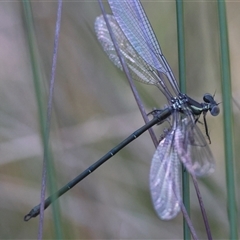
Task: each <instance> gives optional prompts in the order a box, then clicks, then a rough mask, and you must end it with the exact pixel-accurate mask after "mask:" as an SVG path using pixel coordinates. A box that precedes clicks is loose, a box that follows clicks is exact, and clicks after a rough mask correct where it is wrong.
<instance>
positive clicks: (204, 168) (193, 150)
mask: <svg viewBox="0 0 240 240" xmlns="http://www.w3.org/2000/svg"><path fill="white" fill-rule="evenodd" d="M174 143H175V147H176V149H177V152H178V154H179V157H180V159H181V161H182V163H183V164H184V166H185V167H186V168H187V170H188V172H190V173H191V174H193V175H195V176H198V177H201V176H204V175H207V174H210V173H212V172H213V171H214V169H215V161H214V158H213V155H212V152H211V150H210V148H209V146H208V143H207V142H206V139H205V137H204V136H203V134H202V132H201V130H200V129H199V128H198V126H197V124H195V123H193V122H192V120H189V119H188V118H184V119H183V120H182V123H181V124H179V125H178V128H177V129H176V132H175V141H174Z"/></svg>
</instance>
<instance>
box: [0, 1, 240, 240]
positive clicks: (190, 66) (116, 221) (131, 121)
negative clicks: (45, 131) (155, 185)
mask: <svg viewBox="0 0 240 240" xmlns="http://www.w3.org/2000/svg"><path fill="white" fill-rule="evenodd" d="M0 6H1V7H0V18H1V21H0V27H1V28H0V29H1V30H0V31H1V34H0V46H1V51H0V54H1V57H0V61H1V64H0V70H1V71H0V74H1V87H0V139H1V144H0V150H1V151H0V153H1V157H0V203H1V204H0V212H1V214H0V239H35V238H36V237H37V232H38V220H39V219H38V218H36V219H32V220H31V221H29V222H24V221H23V217H24V215H25V214H27V213H28V212H29V210H30V209H31V208H32V207H33V206H35V205H37V204H38V203H39V199H40V187H41V172H42V158H43V149H42V145H41V134H40V130H39V129H40V127H39V116H38V109H37V108H38V107H37V103H36V94H35V90H34V83H33V73H32V67H31V60H30V55H29V42H28V39H27V28H26V22H25V17H24V11H23V6H22V4H21V2H1V5H0ZM143 6H144V8H145V10H146V13H147V15H148V17H149V20H150V22H151V23H152V26H153V28H154V31H155V33H156V35H157V37H158V40H159V42H160V43H161V47H162V50H163V53H164V55H165V57H166V58H167V59H168V61H169V64H170V66H171V67H172V69H173V71H174V73H175V75H176V77H178V57H177V30H176V14H175V13H176V9H175V3H174V1H169V2H166V1H143ZM184 10H185V15H184V17H185V41H186V64H187V93H188V95H189V96H191V97H194V99H196V100H198V101H202V96H203V94H204V93H206V92H209V93H211V94H213V93H214V92H216V96H215V99H216V101H218V102H221V101H222V97H221V80H220V61H219V57H220V53H219V27H218V16H217V4H216V3H215V2H206V1H205V2H202V1H197V2H196V1H193V2H191V1H188V2H186V3H185V4H184ZM56 11H57V3H56V2H50V1H49V2H48V1H39V2H35V1H33V2H32V15H33V18H34V22H33V23H34V28H35V29H34V30H35V40H36V46H35V47H36V52H37V53H38V54H37V58H38V65H39V67H40V69H41V76H40V85H41V87H42V88H43V89H45V90H44V91H45V93H44V94H43V95H42V100H43V102H45V103H46V101H47V94H48V91H47V89H48V81H49V79H50V72H51V61H52V52H53V38H54V31H55V29H54V28H55V20H56ZM239 12H240V3H238V2H231V3H230V2H229V3H227V14H228V27H229V45H230V54H231V55H230V61H231V75H232V89H233V91H232V93H233V97H234V99H235V100H236V102H237V103H238V104H240V97H239V90H240V83H239V78H238V76H239V70H240V69H239V65H240V58H239V56H240V27H239V22H240V14H239ZM100 14H101V12H100V9H99V6H98V3H97V2H96V1H75V2H74V1H72V2H64V3H63V12H62V26H61V33H60V42H59V55H58V62H57V74H56V85H55V90H54V107H53V117H52V131H51V145H52V148H53V153H54V164H55V171H56V176H54V180H55V181H56V184H57V186H58V187H61V186H62V185H64V184H66V183H67V182H68V181H69V180H71V179H72V178H73V177H75V176H76V175H78V174H79V173H80V172H82V171H83V170H84V169H85V168H87V167H88V166H89V165H91V164H92V163H93V162H95V161H96V160H97V159H99V158H100V157H101V156H102V155H104V154H105V153H106V152H107V151H109V150H110V149H111V148H112V147H114V146H115V145H116V144H118V143H119V142H120V141H122V140H123V139H125V137H127V136H128V135H129V134H131V133H132V132H133V131H135V130H136V129H137V128H139V127H141V126H142V125H143V120H142V118H141V115H140V113H139V111H138V108H137V105H136V103H135V101H134V98H133V96H132V93H131V90H130V88H129V86H128V83H127V81H126V78H125V76H124V74H123V73H122V72H121V71H120V70H118V69H116V67H115V66H114V65H113V64H112V63H111V62H110V61H109V60H108V58H107V56H106V55H105V53H104V52H103V50H102V49H101V47H100V44H99V43H98V42H97V39H96V37H95V33H94V21H95V18H96V17H97V16H98V15H100ZM136 84H137V88H138V90H139V92H140V95H141V97H142V99H143V101H144V103H145V106H146V109H147V110H146V111H147V112H149V111H151V110H152V108H153V107H157V108H162V107H164V105H165V104H166V101H165V99H164V97H163V96H161V93H160V92H159V90H158V89H157V88H156V87H154V86H147V85H144V84H140V83H136ZM220 108H222V106H221V104H220ZM233 111H234V119H235V121H234V122H233V128H234V133H235V139H234V144H235V149H236V151H235V156H236V159H235V160H236V161H235V166H236V168H235V170H236V185H237V183H238V182H239V176H240V175H239V169H240V168H239V163H238V156H239V149H238V148H239V127H240V126H239V115H240V114H239V113H240V109H239V108H238V107H237V105H234V104H233ZM45 112H46V110H45ZM207 119H208V126H209V130H210V135H211V139H212V144H211V145H210V148H211V150H212V152H213V155H214V157H215V159H216V171H215V173H214V174H212V175H211V176H209V177H207V178H204V179H200V180H199V185H200V188H201V193H202V195H203V201H204V203H205V207H206V211H207V214H208V217H209V221H210V227H211V229H212V233H213V238H214V239H227V238H228V236H229V235H228V231H229V226H228V217H227V210H226V209H227V202H226V184H225V163H224V145H223V127H222V113H221V114H220V115H219V116H217V117H215V118H214V117H212V116H210V115H209V116H208V118H207ZM154 130H156V132H157V134H159V135H160V133H161V131H162V130H163V128H162V127H159V126H157V127H154ZM153 153H154V146H153V143H152V142H151V139H150V137H149V134H148V133H145V134H143V135H142V136H141V137H140V138H139V139H137V140H136V141H134V142H133V143H131V144H130V145H129V146H127V147H126V148H125V149H124V150H122V151H121V152H120V153H119V154H117V155H116V156H114V157H113V158H112V159H111V160H110V161H109V162H107V163H106V164H104V165H103V166H102V167H100V168H99V169H98V170H97V171H96V172H94V173H93V174H92V175H90V176H89V177H88V178H86V179H85V180H84V181H83V182H82V183H81V184H79V185H77V186H76V187H75V188H74V189H72V190H71V191H70V192H68V193H67V194H66V195H64V196H63V197H61V199H60V200H59V203H60V209H61V211H60V216H61V217H60V222H61V228H62V231H63V237H64V238H66V239H67V238H68V239H181V238H182V215H181V214H179V215H178V217H177V218H175V219H174V220H171V221H161V220H159V219H158V217H157V215H156V214H155V212H154V210H153V207H152V204H151V199H150V193H149V187H148V184H149V183H148V178H149V168H150V163H151V158H152V156H153ZM237 191H238V186H237ZM237 194H238V195H237V201H238V205H239V199H240V198H239V191H238V192H237ZM47 195H48V194H47ZM191 200H192V201H191V210H192V212H191V217H192V220H193V224H194V227H195V229H196V231H197V233H198V236H199V238H200V239H204V238H205V239H206V233H205V230H204V226H203V222H202V218H201V213H200V211H199V206H198V202H197V199H196V196H195V191H194V189H192V191H191ZM238 215H239V213H238ZM44 238H45V239H51V238H55V230H54V224H53V218H52V211H51V208H49V209H47V210H46V211H45V223H44Z"/></svg>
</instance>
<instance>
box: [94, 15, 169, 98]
mask: <svg viewBox="0 0 240 240" xmlns="http://www.w3.org/2000/svg"><path fill="white" fill-rule="evenodd" d="M106 17H107V18H108V21H109V24H110V27H111V29H112V31H113V34H114V36H115V39H116V41H117V43H118V47H119V50H120V51H121V54H122V56H123V57H124V59H125V61H126V63H127V65H128V67H129V70H130V73H131V76H132V78H133V79H134V80H137V81H140V82H143V83H146V84H153V85H156V86H157V87H158V88H159V89H160V90H161V91H162V93H163V94H164V95H165V96H166V98H167V99H169V100H170V98H171V96H170V95H169V94H168V93H169V92H168V90H167V88H166V86H165V84H164V82H163V79H162V78H161V77H160V75H159V74H158V72H157V71H156V70H155V69H153V68H152V67H151V66H150V65H149V64H147V63H146V62H145V60H144V59H143V58H142V57H141V56H140V55H139V54H138V53H137V52H136V51H135V50H134V49H133V47H132V45H131V44H130V43H129V41H128V40H127V38H126V37H125V35H124V34H123V32H122V30H121V29H120V27H119V26H118V24H117V22H116V20H115V18H114V16H112V15H107V16H106ZM95 32H96V35H97V38H98V41H99V42H100V43H101V45H102V47H103V50H104V51H105V52H106V53H107V55H108V57H109V58H110V60H111V61H112V62H113V63H114V64H115V65H116V66H117V67H118V68H120V69H121V70H122V64H121V62H120V60H119V58H118V56H117V53H116V51H115V48H114V44H113V42H112V40H111V37H110V35H109V31H108V29H107V26H106V23H105V20H104V18H103V16H99V17H97V18H96V21H95Z"/></svg>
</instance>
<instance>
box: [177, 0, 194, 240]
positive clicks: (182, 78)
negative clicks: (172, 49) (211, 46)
mask: <svg viewBox="0 0 240 240" xmlns="http://www.w3.org/2000/svg"><path fill="white" fill-rule="evenodd" d="M176 14H177V37H178V64H179V65H178V66H179V87H180V91H181V92H183V93H186V64H185V44H184V17H183V16H184V15H183V2H182V1H179V0H177V1H176ZM182 192H183V204H184V206H185V208H186V210H187V212H188V215H189V216H190V196H189V174H188V172H187V171H186V170H185V169H184V167H183V166H182ZM190 237H191V235H190V231H189V227H188V225H187V223H186V220H185V218H183V238H184V239H190Z"/></svg>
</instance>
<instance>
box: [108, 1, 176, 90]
mask: <svg viewBox="0 0 240 240" xmlns="http://www.w3.org/2000/svg"><path fill="white" fill-rule="evenodd" d="M108 2H109V5H110V7H111V10H112V12H113V15H114V17H115V19H116V21H117V23H118V25H119V26H120V28H121V29H122V31H123V33H124V34H125V36H126V38H127V39H128V40H129V42H130V43H131V45H132V47H133V48H134V49H135V50H136V51H137V53H138V54H139V55H140V56H141V57H142V58H143V59H144V60H145V61H146V62H147V63H148V64H150V65H151V66H152V67H153V68H155V69H156V70H157V71H160V72H161V73H164V74H165V75H166V76H167V77H168V79H169V82H170V84H171V86H172V88H173V90H174V92H175V94H178V93H179V88H178V84H177V82H176V80H175V78H174V75H173V73H172V71H171V68H170V66H169V65H168V63H167V60H166V59H165V57H164V56H163V54H162V51H161V48H160V46H159V44H158V41H157V38H156V36H155V34H154V31H153V30H152V27H151V25H150V23H149V21H148V18H147V16H146V14H145V12H144V9H143V7H142V5H141V3H140V1H138V0H130V1H129V0H125V1H124V0H109V1H108Z"/></svg>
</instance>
